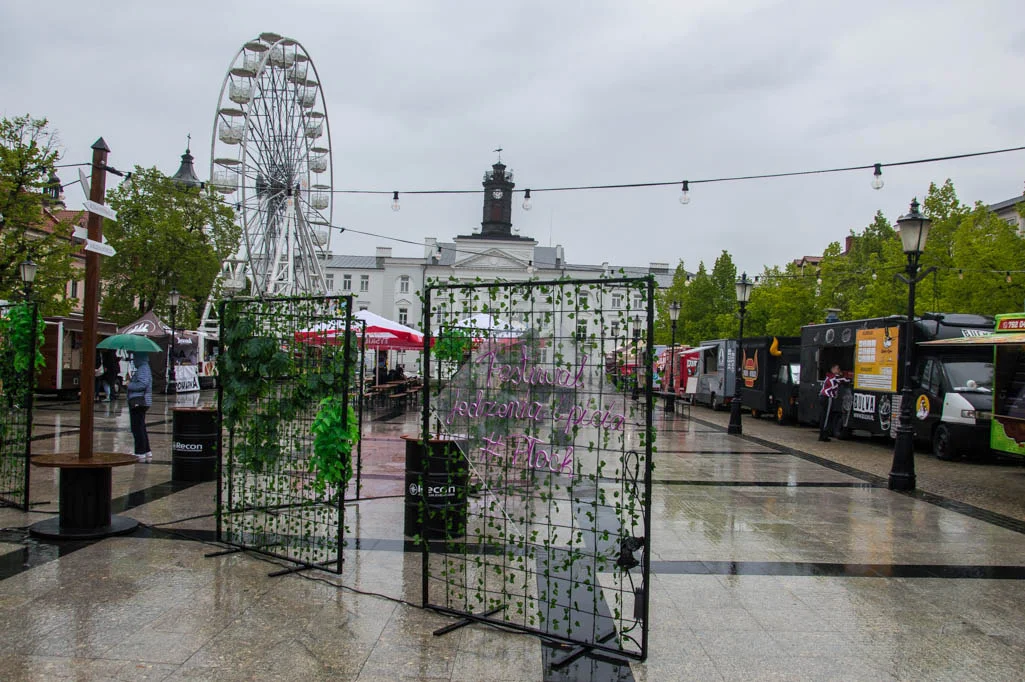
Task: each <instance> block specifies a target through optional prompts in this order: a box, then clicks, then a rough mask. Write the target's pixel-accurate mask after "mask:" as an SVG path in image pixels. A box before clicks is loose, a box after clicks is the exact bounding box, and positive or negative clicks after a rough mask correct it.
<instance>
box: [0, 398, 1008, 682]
mask: <svg viewBox="0 0 1025 682" xmlns="http://www.w3.org/2000/svg"><path fill="white" fill-rule="evenodd" d="M155 398H156V399H155V401H154V407H153V408H152V409H151V411H150V414H149V418H148V421H149V422H150V439H151V442H152V445H153V450H154V461H153V462H152V463H148V464H136V465H133V466H129V467H124V468H122V469H120V470H115V472H114V506H115V509H116V510H117V511H118V513H123V514H126V515H129V516H132V517H133V518H136V519H137V520H139V521H140V522H142V523H143V524H144V527H142V528H141V529H140V530H139V531H137V532H136V533H135V534H133V535H129V536H125V537H114V538H108V539H105V540H101V541H98V542H91V543H57V542H40V541H37V540H33V539H31V538H29V537H28V536H27V534H26V533H25V531H24V528H25V527H26V526H28V525H29V524H31V523H33V522H35V521H38V520H40V519H43V518H50V517H52V515H53V514H54V513H55V512H56V511H57V505H56V499H57V487H56V484H57V478H56V476H57V474H56V472H55V471H53V470H47V469H33V470H32V472H31V476H32V495H31V502H32V503H33V504H32V507H31V511H30V512H23V511H20V510H16V509H0V641H3V642H4V647H3V649H4V650H3V652H2V654H0V679H4V680H7V679H10V680H23V679H24V680H32V679H63V678H76V679H126V680H127V679H153V680H163V679H166V680H190V679H192V680H200V679H203V680H205V679H224V680H233V679H240V680H242V679H245V680H249V679H285V680H288V679H294V680H319V679H323V680H394V679H417V680H449V681H462V680H478V679H488V680H492V681H493V682H499V681H502V680H535V679H536V680H567V679H593V680H645V681H647V680H667V679H674V680H676V679H680V680H686V679H694V680H741V679H743V680H750V679H788V680H790V679H797V680H800V679H808V680H821V679H843V680H860V679H865V680H918V679H949V680H969V679H980V680H981V679H985V680H1002V679H1020V678H1021V676H1022V675H1021V672H1022V670H1025V626H1023V625H1022V619H1021V613H1022V609H1023V607H1025V513H1022V512H1021V509H1020V508H1019V507H1016V506H1015V505H1014V504H1010V503H1009V502H1008V500H1009V499H1010V498H1011V497H1012V496H1013V493H1014V492H1015V490H1016V489H1015V488H1013V486H1016V485H1019V483H1018V481H1017V479H1016V478H1014V477H1013V476H1012V477H1010V480H1009V481H1008V482H1003V483H1000V482H998V483H994V484H993V488H994V490H993V493H992V499H993V504H992V505H989V503H988V499H987V496H986V494H985V485H983V484H982V482H981V481H982V479H981V477H980V475H979V471H980V469H979V467H978V466H977V465H970V464H965V463H962V465H963V467H962V468H961V469H958V468H957V467H956V466H952V467H948V466H947V464H948V463H938V464H942V465H943V466H940V467H938V466H934V464H937V463H934V462H930V461H926V460H925V459H924V457H925V456H924V455H923V456H920V457H919V458H920V459H922V460H923V466H922V471H923V472H924V473H923V474H922V475H920V480H922V481H923V482H924V484H925V485H924V486H923V487H926V486H929V485H930V484H931V481H933V480H934V479H935V478H936V477H938V476H939V475H941V474H942V475H944V476H949V477H954V480H955V481H956V477H957V476H958V475H959V474H958V472H959V471H961V472H966V473H964V480H965V481H966V482H967V483H966V488H967V489H968V490H969V494H967V495H964V496H958V495H956V494H954V493H956V489H957V486H956V485H955V484H952V483H943V484H942V485H938V486H936V487H932V488H928V489H927V490H926V491H925V492H922V493H917V494H912V495H906V494H898V493H893V492H891V491H889V490H887V489H886V487H885V484H881V483H880V481H882V480H884V478H883V476H884V475H885V471H886V466H887V465H888V453H887V451H886V450H885V448H881V447H880V446H879V445H878V444H874V443H858V442H849V443H845V444H843V445H842V446H838V445H837V444H835V443H829V444H823V445H824V446H816V445H815V443H814V433H813V431H812V430H810V429H781V428H780V427H776V426H775V425H772V424H770V423H768V422H767V421H765V420H763V421H762V422H758V421H754V420H748V421H747V422H746V425H745V432H746V435H745V436H744V437H736V436H727V435H726V433H725V429H724V424H725V421H724V418H723V415H721V414H716V413H712V412H710V411H707V412H706V411H702V410H700V409H699V408H694V410H693V412H692V414H691V417H690V418H688V417H685V416H683V415H675V416H669V417H667V416H665V415H664V414H663V413H662V412H661V411H658V412H657V416H656V427H657V428H658V432H659V442H658V448H659V451H658V454H657V458H656V465H657V466H656V472H655V481H656V482H655V484H654V487H653V496H652V543H653V546H652V557H651V559H652V571H653V575H652V579H651V582H650V585H651V614H650V615H651V617H650V620H649V623H648V626H649V637H650V639H649V647H650V649H649V657H648V660H647V661H645V662H641V663H638V662H627V663H622V662H621V663H618V664H616V663H613V662H608V661H603V660H600V657H589V656H584V657H582V658H580V659H578V660H577V662H575V663H574V664H573V665H572V666H567V667H565V668H561V669H555V668H553V667H552V665H551V662H552V660H553V658H554V657H556V656H557V655H558V653H559V652H558V651H555V650H549V649H550V647H546V646H545V645H544V644H543V643H542V642H541V641H540V640H538V639H537V638H535V637H533V636H528V635H522V634H515V633H511V632H505V631H502V630H499V629H496V628H490V627H486V626H481V625H473V626H470V627H466V628H462V629H460V630H457V631H455V632H453V633H451V634H448V635H444V636H435V635H434V634H433V632H434V630H436V629H437V628H439V627H441V626H443V625H447V624H449V623H451V622H453V619H451V618H449V617H448V616H443V615H439V614H437V613H434V612H431V611H424V610H421V609H420V608H418V605H419V603H420V554H419V552H418V551H416V547H415V546H414V545H412V543H410V542H409V541H408V539H407V538H404V537H403V534H402V532H403V531H402V517H403V498H402V495H403V492H404V490H403V489H404V478H403V476H404V443H403V442H402V441H401V440H400V439H399V437H400V436H401V435H403V434H416V433H417V432H418V431H419V429H420V426H421V416H420V415H419V413H417V412H414V411H409V412H399V413H395V412H387V413H386V412H380V411H374V410H370V411H368V414H367V415H366V419H365V422H364V440H363V447H362V472H361V473H362V489H361V497H362V498H364V499H363V500H362V501H360V502H353V503H351V504H348V505H347V506H346V525H347V526H348V541H349V542H348V544H347V547H346V549H345V551H344V563H343V568H342V572H341V574H338V575H335V574H328V573H323V572H317V571H308V572H304V573H297V574H291V575H284V576H281V577H275V578H272V577H269V576H268V573H270V572H271V571H274V570H275V569H277V568H280V565H279V564H280V563H281V562H278V561H268V560H267V558H266V557H261V556H258V555H254V554H249V553H234V554H226V555H221V556H214V557H209V556H207V555H208V554H209V553H211V552H215V551H217V550H218V549H223V547H222V546H219V545H217V544H216V543H215V542H214V540H215V533H214V530H215V527H216V526H215V519H214V516H213V514H214V504H215V495H216V485H215V483H213V482H207V483H198V484H179V483H173V482H171V481H170V469H171V467H170V462H171V457H170V437H171V433H170V416H171V409H172V408H173V406H174V405H175V403H176V398H175V397H174V396H171V397H168V396H155ZM183 398H184V399H187V400H189V401H194V400H195V398H194V397H188V398H185V397H183ZM214 399H215V394H214V393H212V392H204V393H203V394H202V395H200V396H199V400H200V401H202V402H207V403H212V402H213V401H214ZM37 417H38V421H37V425H36V431H35V440H34V442H33V452H35V453H37V454H43V453H50V452H59V451H62V450H70V449H73V448H74V447H76V446H77V433H78V432H77V429H78V421H77V419H78V414H77V403H68V402H60V401H53V400H44V401H40V404H38V405H37ZM774 438H775V440H774ZM96 448H97V450H106V451H112V452H129V451H130V450H131V435H130V433H129V431H128V418H127V409H126V407H125V405H124V401H120V402H114V403H109V404H108V403H104V404H102V405H100V404H98V405H97V410H96ZM1008 471H1011V472H1018V476H1019V477H1021V473H1020V472H1021V469H1016V468H1015V467H1014V466H1013V465H1007V466H1005V465H1002V464H999V465H997V466H996V467H995V468H993V469H992V470H991V473H992V474H993V475H994V476H998V475H999V474H1004V473H1007V472H1008ZM1007 486H1012V488H1011V489H1010V490H1008V488H1007ZM948 493H950V494H948ZM1022 499H1025V496H1023V498H1022ZM341 586H345V587H348V588H352V589H354V590H358V591H360V592H363V594H360V593H357V592H353V591H351V590H348V589H345V587H341ZM371 593H373V594H371Z"/></svg>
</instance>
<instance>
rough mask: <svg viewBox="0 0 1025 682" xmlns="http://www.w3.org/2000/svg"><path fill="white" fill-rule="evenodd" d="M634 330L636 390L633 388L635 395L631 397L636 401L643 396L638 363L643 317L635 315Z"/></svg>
mask: <svg viewBox="0 0 1025 682" xmlns="http://www.w3.org/2000/svg"><path fill="white" fill-rule="evenodd" d="M632 328H633V339H634V371H633V378H634V388H633V395H632V396H631V397H632V398H633V399H634V400H637V398H638V397H640V395H641V385H640V382H641V376H640V375H641V363H640V362H639V361H638V357H637V348H638V344H640V342H641V316H640V315H634V319H633V324H632Z"/></svg>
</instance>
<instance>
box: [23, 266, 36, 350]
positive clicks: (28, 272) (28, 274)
mask: <svg viewBox="0 0 1025 682" xmlns="http://www.w3.org/2000/svg"><path fill="white" fill-rule="evenodd" d="M18 269H19V270H20V272H21V281H22V283H23V284H24V285H25V300H26V301H31V300H32V282H34V281H36V271H37V270H38V269H39V266H38V265H36V264H35V263H33V262H32V259H31V258H29V259H28V260H27V261H25V262H24V263H22V264H21V265H19V266H18ZM33 338H35V337H33Z"/></svg>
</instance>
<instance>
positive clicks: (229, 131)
mask: <svg viewBox="0 0 1025 682" xmlns="http://www.w3.org/2000/svg"><path fill="white" fill-rule="evenodd" d="M210 159H211V161H210V182H211V184H212V185H213V186H214V188H215V189H216V190H217V191H219V192H220V193H221V194H222V195H223V196H224V198H225V200H226V201H227V202H228V203H230V204H232V205H234V207H235V209H236V216H237V220H238V222H239V225H240V227H241V230H242V240H241V244H240V246H239V250H238V252H237V253H236V254H235V256H234V257H233V258H232V259H230V260H229V261H228V262H226V263H225V264H224V268H223V270H222V280H221V283H222V288H227V289H229V290H231V289H234V290H241V289H244V288H248V290H249V293H250V294H251V295H253V296H258V297H266V296H296V295H322V294H325V293H327V291H326V280H325V278H324V272H323V266H322V262H323V258H324V256H325V252H326V249H327V246H328V243H329V234H330V233H329V231H328V230H329V227H330V225H331V224H332V223H331V220H332V217H333V210H334V201H333V194H332V193H331V188H332V181H333V168H332V165H331V131H330V127H329V125H328V118H327V108H326V106H325V102H324V93H323V90H322V89H321V86H320V78H319V76H318V74H317V69H316V66H315V65H314V64H313V60H312V59H310V56H309V54H308V53H307V52H306V49H305V48H304V47H303V46H302V45H301V44H300V43H299V42H298V41H296V40H293V39H292V38H287V37H284V36H280V35H278V34H276V33H261V34H260V36H259V37H257V38H254V39H253V40H250V41H248V42H246V43H245V44H243V46H242V47H241V49H239V50H238V52H237V53H236V54H235V57H234V59H233V60H232V62H231V65H230V66H229V68H228V71H227V73H226V74H225V77H224V81H223V84H222V85H221V92H220V95H219V97H218V102H217V113H216V115H215V117H214V129H213V135H212V139H211V142H210Z"/></svg>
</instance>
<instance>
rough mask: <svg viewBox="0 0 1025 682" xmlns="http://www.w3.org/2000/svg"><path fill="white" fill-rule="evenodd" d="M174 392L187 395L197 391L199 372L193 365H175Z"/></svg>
mask: <svg viewBox="0 0 1025 682" xmlns="http://www.w3.org/2000/svg"><path fill="white" fill-rule="evenodd" d="M174 384H175V388H174V390H175V391H176V392H177V393H189V392H191V391H198V390H199V372H198V371H197V369H196V366H195V365H175V367H174Z"/></svg>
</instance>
